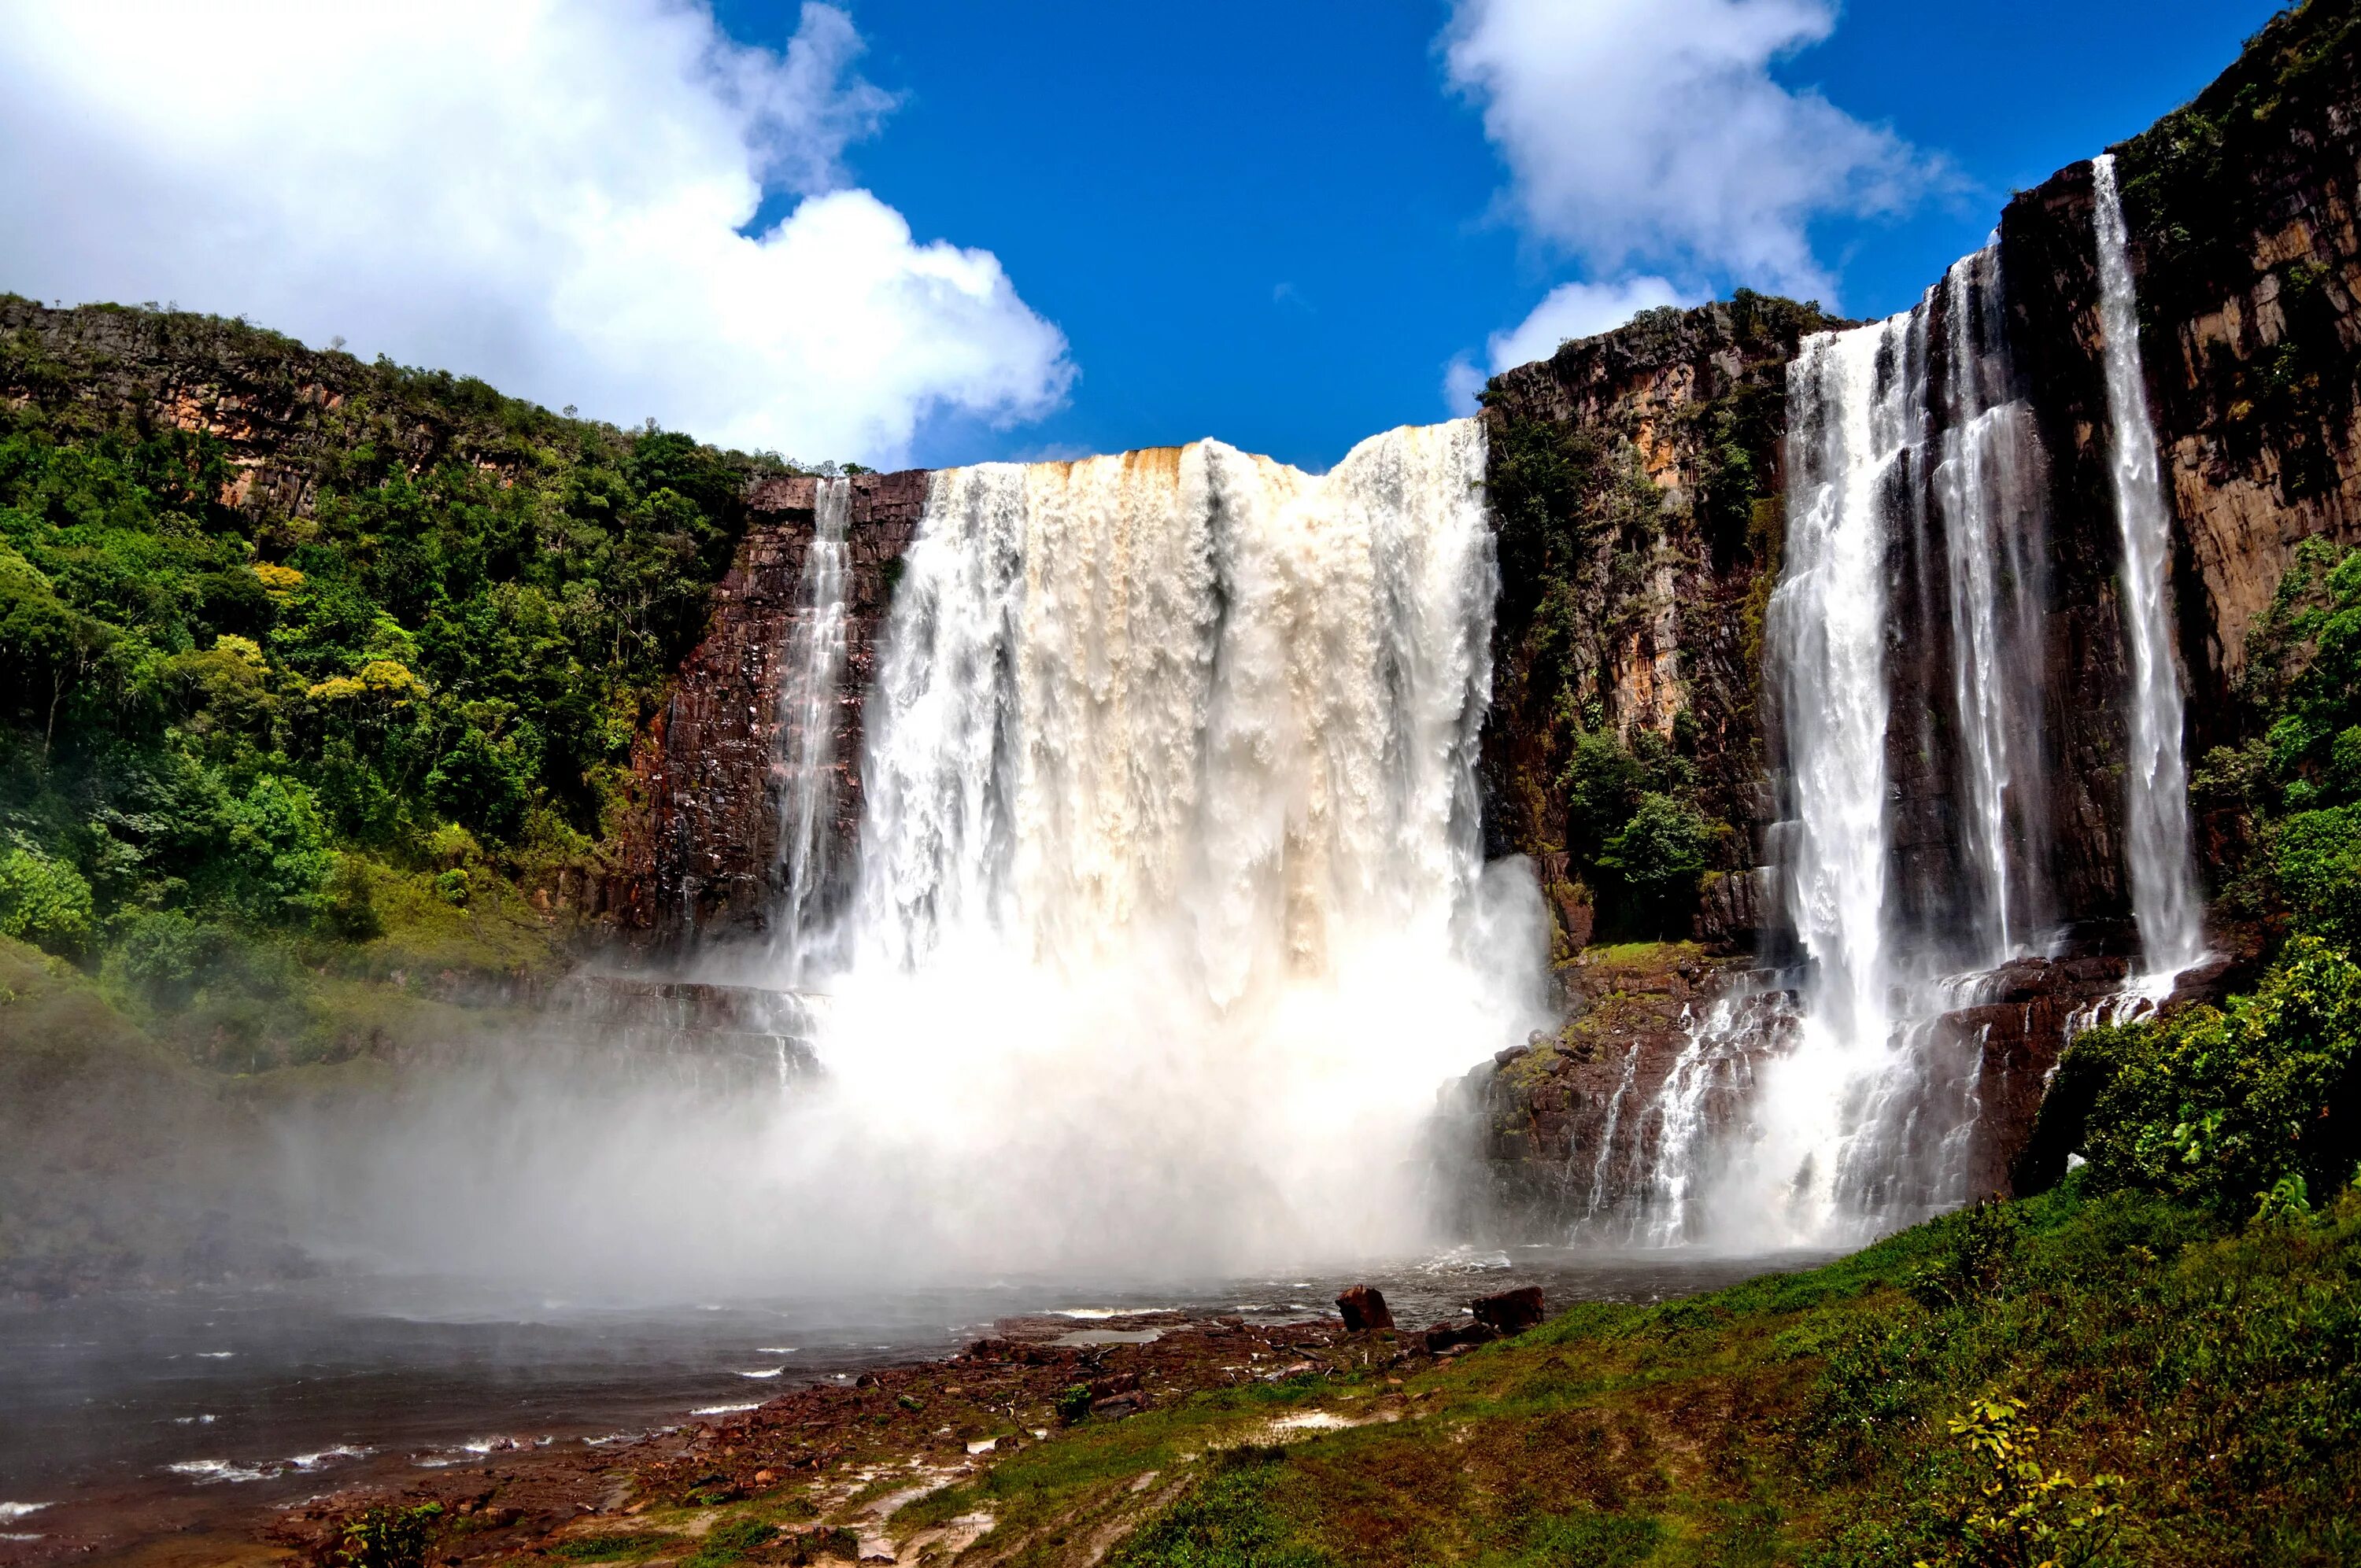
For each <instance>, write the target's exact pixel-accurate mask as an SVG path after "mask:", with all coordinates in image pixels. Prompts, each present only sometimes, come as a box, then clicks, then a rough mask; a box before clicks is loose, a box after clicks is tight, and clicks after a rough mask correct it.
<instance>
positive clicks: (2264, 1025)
mask: <svg viewBox="0 0 2361 1568" xmlns="http://www.w3.org/2000/svg"><path fill="white" fill-rule="evenodd" d="M2059 1080H2060V1081H2061V1083H2062V1082H2065V1081H2069V1080H2078V1081H2081V1082H2083V1083H2085V1084H2086V1085H2088V1088H2087V1089H2086V1091H2085V1092H2088V1093H2089V1094H2090V1109H2089V1112H2088V1113H2087V1118H2086V1120H2085V1123H2084V1125H2083V1127H2082V1129H2081V1136H2080V1137H2079V1139H2078V1140H2076V1141H2077V1142H2078V1143H2079V1146H2081V1149H2082V1151H2083V1152H2084V1153H2085V1154H2086V1156H2087V1157H2088V1158H2089V1160H2090V1165H2091V1180H2092V1183H2093V1184H2094V1185H2095V1186H2097V1187H2099V1188H2101V1189H2106V1188H2124V1187H2136V1188H2144V1189H2147V1190H2151V1191H2157V1192H2162V1193H2165V1194H2168V1195H2169V1196H2171V1197H2174V1198H2178V1199H2180V1200H2183V1201H2193V1202H2200V1203H2205V1204H2209V1205H2213V1206H2216V1207H2223V1208H2227V1209H2229V1210H2232V1211H2235V1212H2240V1213H2251V1212H2253V1211H2254V1210H2255V1208H2256V1206H2257V1204H2260V1203H2262V1202H2263V1201H2264V1200H2265V1198H2266V1195H2267V1194H2269V1193H2270V1192H2272V1191H2273V1190H2275V1189H2277V1188H2278V1187H2279V1184H2280V1183H2281V1182H2282V1181H2284V1180H2286V1179H2289V1178H2295V1179H2300V1180H2301V1182H2302V1183H2303V1184H2304V1187H2305V1189H2306V1190H2312V1191H2320V1192H2331V1191H2334V1190H2338V1189H2340V1188H2342V1187H2344V1186H2345V1184H2347V1183H2348V1182H2350V1181H2351V1180H2352V1179H2353V1176H2354V1170H2355V1167H2356V1164H2361V965H2356V963H2355V962H2354V960H2353V959H2351V958H2349V957H2347V956H2346V955H2345V953H2343V952H2342V951H2340V950H2338V949H2337V948H2334V947H2331V946H2330V945H2328V944H2327V943H2325V942H2323V941H2322V940H2320V939H2319V938H2312V937H2298V938H2294V939H2292V940H2291V941H2290V943H2289V944H2288V947H2287V949H2286V952H2285V953H2284V955H2283V956H2282V957H2281V959H2280V961H2279V964H2278V965H2277V966H2276V967H2275V968H2274V969H2273V970H2271V971H2270V973H2269V974H2268V976H2267V977H2266V978H2265V980H2264V982H2263V985H2262V987H2261V988H2260V990H2258V991H2257V992H2256V993H2255V994H2253V995H2251V996H2243V997H2238V998H2236V999H2235V1000H2233V1001H2232V1002H2231V1003H2229V1004H2228V1006H2227V1008H2226V1009H2224V1010H2216V1009H2213V1008H2211V1007H2192V1008H2190V1009H2188V1010H2186V1011H2184V1012H2182V1013H2180V1014H2177V1015H2175V1016H2174V1017H2171V1018H2169V1019H2168V1020H2166V1021H2164V1022H2163V1023H2160V1024H2140V1025H2132V1026H2130V1027H2125V1028H2112V1029H2094V1030H2092V1031H2089V1032H2088V1033H2086V1034H2084V1035H2082V1036H2080V1037H2078V1038H2077V1039H2076V1040H2075V1041H2074V1043H2073V1045H2072V1046H2071V1047H2069V1048H2068V1051H2067V1056H2066V1059H2065V1060H2064V1061H2063V1062H2061V1063H2060V1066H2059Z"/></svg>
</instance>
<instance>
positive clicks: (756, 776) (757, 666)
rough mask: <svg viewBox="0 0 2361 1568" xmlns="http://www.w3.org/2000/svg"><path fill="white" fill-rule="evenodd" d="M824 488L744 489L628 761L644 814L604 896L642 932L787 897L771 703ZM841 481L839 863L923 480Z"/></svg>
mask: <svg viewBox="0 0 2361 1568" xmlns="http://www.w3.org/2000/svg"><path fill="white" fill-rule="evenodd" d="M818 483H819V481H818V480H817V479H814V478H811V477H807V476H795V477H779V478H773V479H768V480H764V481H763V482H761V483H758V484H757V485H755V486H754V487H753V488H752V491H751V492H750V493H749V496H748V505H749V507H750V508H751V510H752V513H753V520H752V523H751V524H750V526H749V527H748V529H747V531H746V537H745V540H744V542H743V543H741V544H740V546H739V549H738V556H737V559H736V560H735V562H733V563H732V564H731V565H730V573H729V575H728V576H726V577H724V578H723V579H722V581H721V584H720V586H719V587H718V588H716V589H715V591H714V596H713V613H712V619H711V622H710V629H709V630H708V632H707V635H706V638H705V640H704V641H702V642H700V643H699V644H698V645H697V651H696V652H693V653H691V654H690V655H689V658H688V661H687V663H686V664H685V665H684V666H683V668H682V670H681V674H680V679H679V681H678V683H677V685H675V689H674V692H673V695H672V697H671V699H670V701H669V702H667V703H666V704H665V707H664V712H663V713H662V715H660V716H659V717H658V718H657V720H656V723H655V725H654V727H653V729H652V731H651V732H650V734H649V735H648V737H647V739H646V740H644V741H643V742H642V745H641V746H640V748H639V751H638V754H637V756H636V757H635V759H634V762H633V772H634V774H635V776H636V778H637V779H638V781H639V794H640V795H641V797H642V799H644V800H645V801H646V802H647V814H646V816H645V817H644V818H643V819H642V823H641V824H640V825H638V826H637V827H636V828H635V830H634V833H633V835H632V839H631V843H630V846H629V848H628V850H626V853H625V855H624V857H623V865H624V870H623V874H622V875H621V876H620V878H619V879H618V881H619V885H620V888H621V889H622V892H621V894H620V896H619V897H617V898H616V899H615V900H614V901H613V905H614V907H615V909H616V911H617V914H618V917H619V919H620V922H621V923H622V924H623V925H624V927H626V928H627V929H629V930H631V931H632V932H634V933H637V934H639V935H640V936H641V937H642V938H649V937H653V938H661V939H664V940H666V941H676V940H680V939H683V938H693V937H696V936H699V935H703V936H708V937H709V936H722V935H729V934H733V933H735V934H745V933H748V932H756V931H760V930H762V929H763V928H764V927H765V926H766V925H767V922H768V920H769V918H770V915H771V910H772V907H773V905H774V903H775V901H776V897H777V895H778V894H779V892H780V891H781V890H780V888H779V886H778V882H777V872H778V864H779V853H778V846H779V826H780V823H781V821H782V820H783V816H782V814H783V812H784V810H785V801H784V799H783V798H782V794H781V792H782V789H783V786H784V784H785V774H784V773H783V770H782V765H781V762H780V759H781V756H782V754H783V753H782V751H781V745H780V741H781V727H782V725H783V724H784V723H785V714H784V713H783V711H782V707H781V701H782V697H783V696H784V693H785V683H786V678H787V670H786V668H785V655H786V652H787V646H788V641H789V636H790V633H791V631H792V630H793V628H794V624H795V618H796V615H797V614H799V613H802V604H801V598H802V595H801V589H802V583H803V569H804V554H805V552H806V550H807V548H808V547H809V546H810V543H811V540H812V532H813V528H814V523H815V514H814V498H815V496H816V494H817V487H818ZM850 483H851V488H852V494H851V507H850V515H849V517H848V519H847V521H846V526H845V543H846V547H847V554H848V555H849V557H850V560H849V565H848V580H847V584H846V606H845V612H846V613H845V658H844V669H843V678H842V680H841V681H840V685H839V687H838V692H837V697H836V702H835V707H834V711H835V714H836V729H835V737H834V747H833V754H834V757H835V767H836V772H837V788H836V823H835V830H836V838H837V842H838V845H839V847H840V850H843V851H844V854H843V855H840V858H839V863H840V864H842V863H843V861H844V860H846V859H847V858H849V855H850V850H851V844H852V840H853V836H854V833H855V831H856V829H857V828H858V825H859V823H860V820H861V769H860V759H861V745H862V712H861V705H862V696H864V695H865V694H866V693H867V692H868V690H869V682H870V675H871V673H872V671H873V669H874V667H875V642H876V636H877V630H878V628H879V626H880V624H881V623H882V622H883V621H884V615H885V608H886V603H887V600H888V598H890V596H891V594H892V591H893V585H894V582H895V578H896V577H897V576H899V567H900V562H901V559H902V554H903V552H905V551H906V550H907V549H908V548H909V547H910V542H911V540H912V539H913V538H914V537H915V536H916V535H917V528H918V518H919V514H920V513H921V512H922V511H923V510H925V506H926V499H927V475H926V474H925V472H924V471H922V470H917V469H912V470H907V471H905V472H902V473H898V474H859V475H855V476H853V477H852V478H851V481H850Z"/></svg>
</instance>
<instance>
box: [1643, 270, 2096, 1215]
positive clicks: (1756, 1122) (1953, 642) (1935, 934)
mask: <svg viewBox="0 0 2361 1568" xmlns="http://www.w3.org/2000/svg"><path fill="white" fill-rule="evenodd" d="M2002 293H2003V281H2002V279H2001V277H2000V268H1999V260H1998V255H1997V252H1996V251H1995V250H1992V249H1987V250H1985V251H1983V252H1981V253H1979V254H1978V255H1975V256H1972V257H1970V258H1966V259H1964V260H1962V261H1960V263H1958V264H1957V265H1956V266H1954V267H1953V268H1952V269H1951V270H1950V272H1949V274H1948V275H1947V276H1946V277H1945V279H1944V280H1943V282H1942V283H1941V284H1940V285H1938V287H1937V288H1935V289H1933V290H1930V291H1928V293H1927V297H1926V299H1924V300H1923V301H1921V302H1920V303H1919V304H1918V306H1917V307H1916V309H1915V310H1912V311H1911V312H1909V313H1907V314H1905V315H1901V316H1896V317H1894V318H1893V319H1892V320H1890V321H1886V322H1883V323H1877V324H1875V325H1872V326H1865V327H1860V328H1856V329H1853V330H1850V331H1847V332H1841V333H1832V334H1822V335H1820V336H1817V337H1813V338H1809V339H1806V341H1805V343H1804V344H1803V345H1802V347H1801V349H1800V351H1799V353H1798V355H1797V357H1796V359H1795V362H1794V364H1793V365H1792V367H1790V370H1789V381H1788V406H1789V410H1790V424H1789V432H1788V436H1787V463H1788V470H1789V474H1790V484H1791V491H1790V494H1791V498H1792V499H1791V504H1790V508H1789V521H1788V530H1787V545H1786V564H1785V569H1784V575H1783V577H1782V580H1781V582H1780V584H1779V586H1778V588H1777V590H1776V591H1775V592H1774V594H1773V598H1772V601H1771V606H1770V611H1769V614H1768V617H1767V618H1766V621H1765V627H1764V648H1765V659H1766V662H1767V665H1768V670H1767V676H1766V680H1767V684H1768V685H1769V687H1770V695H1771V696H1772V697H1773V700H1774V701H1775V703H1776V705H1777V709H1778V715H1779V725H1780V728H1779V730H1778V738H1779V748H1780V755H1781V756H1782V757H1783V759H1784V766H1783V771H1782V782H1783V791H1784V801H1785V803H1786V812H1785V820H1784V821H1783V822H1782V823H1781V824H1779V825H1778V826H1777V828H1775V829H1774V844H1773V849H1774V851H1775V859H1776V860H1777V861H1778V863H1779V865H1780V868H1781V871H1780V883H1781V892H1782V897H1783V901H1784V909H1785V914H1786V916H1787V920H1788V924H1789V927H1790V928H1791V930H1792V932H1793V934H1794V938H1795V943H1796V946H1797V948H1798V949H1799V951H1800V956H1801V958H1802V959H1803V968H1802V970H1801V978H1800V984H1799V992H1800V994H1799V997H1798V1003H1797V1010H1796V1012H1797V1015H1796V1016H1795V1017H1793V1018H1792V1019H1789V1020H1787V1021H1786V1022H1787V1023H1788V1024H1789V1025H1792V1030H1793V1045H1792V1047H1791V1048H1788V1049H1786V1050H1785V1051H1784V1052H1783V1053H1780V1054H1775V1055H1773V1056H1771V1057H1769V1058H1766V1059H1763V1060H1762V1061H1761V1062H1760V1063H1759V1064H1756V1065H1755V1066H1753V1067H1752V1069H1750V1068H1749V1066H1748V1058H1747V1057H1746V1056H1745V1054H1744V1053H1743V1052H1742V1051H1735V1050H1731V1049H1729V1048H1728V1045H1729V1042H1728V1041H1727V1040H1726V1039H1724V1038H1723V1037H1722V1036H1719V1034H1718V1033H1717V1030H1728V1029H1737V1028H1741V1027H1742V1028H1752V1029H1757V1030H1759V1029H1762V1028H1763V1027H1765V1026H1766V1025H1765V1019H1764V1014H1763V1009H1762V1008H1760V1007H1759V1006H1757V1007H1752V1008H1746V1007H1730V1008H1723V1009H1719V1010H1717V1011H1716V1013H1714V1014H1709V1015H1708V1017H1707V1018H1706V1019H1704V1020H1701V1021H1700V1025H1699V1027H1698V1031H1697V1036H1696V1038H1695V1039H1694V1040H1693V1041H1692V1043H1691V1045H1690V1046H1689V1047H1688V1048H1687V1049H1686V1051H1685V1052H1684V1054H1683V1058H1682V1061H1681V1063H1680V1065H1679V1067H1678V1068H1676V1069H1675V1072H1674V1073H1673V1075H1672V1077H1671V1078H1670V1079H1669V1080H1667V1081H1666V1083H1665V1085H1664V1091H1663V1093H1662V1094H1661V1095H1660V1097H1659V1102H1658V1104H1657V1105H1656V1106H1654V1107H1653V1108H1652V1109H1651V1111H1650V1114H1651V1115H1652V1116H1654V1117H1656V1118H1658V1120H1659V1127H1658V1139H1659V1142H1658V1168H1657V1170H1656V1171H1655V1173H1654V1174H1653V1179H1652V1184H1651V1188H1650V1190H1649V1194H1648V1198H1647V1201H1646V1212H1643V1213H1642V1215H1641V1216H1639V1217H1638V1220H1637V1223H1635V1225H1634V1226H1633V1230H1632V1234H1634V1236H1635V1238H1640V1239H1648V1240H1653V1241H1664V1240H1670V1239H1676V1238H1680V1237H1690V1238H1697V1237H1709V1236H1723V1237H1745V1238H1749V1239H1751V1240H1752V1241H1753V1242H1755V1243H1756V1244H1757V1245H1760V1244H1762V1243H1764V1242H1770V1241H1773V1240H1785V1241H1795V1242H1806V1241H1819V1242H1826V1241H1828V1240H1835V1239H1847V1238H1851V1237H1856V1236H1860V1235H1862V1234H1873V1233H1875V1232H1878V1231H1882V1230H1884V1229H1888V1228H1891V1227H1893V1226H1894V1225H1897V1224H1902V1223H1909V1222H1910V1221H1912V1220H1915V1219H1916V1218H1919V1217H1921V1216H1923V1215H1925V1214H1926V1213H1928V1212H1934V1211H1936V1210H1939V1209H1941V1208H1944V1207H1946V1206H1949V1205H1951V1204H1955V1203H1957V1202H1960V1201H1963V1200H1964V1199H1965V1198H1967V1197H1968V1196H1969V1194H1968V1193H1967V1192H1966V1191H1965V1184H1966V1180H1967V1167H1968V1162H1967V1158H1966V1157H1967V1154H1968V1153H1969V1145H1970V1141H1971V1138H1972V1136H1973V1135H1974V1131H1975V1127H1976V1124H1977V1118H1978V1113H1979V1105H1978V1101H1977V1085H1978V1081H1979V1076H1980V1072H1981V1055H1982V1053H1981V1048H1980V1042H1979V1041H1977V1040H1975V1039H1973V1038H1969V1039H1965V1040H1962V1039H1960V1038H1958V1037H1956V1036H1955V1034H1954V1033H1953V1032H1951V1031H1947V1030H1946V1029H1945V1028H1944V1027H1942V1023H1941V1021H1942V1018H1943V1015H1944V1014H1947V1013H1949V1012H1951V1011H1953V1010H1955V1009H1957V1008H1960V1007H1961V1006H1963V1005H1966V1004H1968V1003H1971V1002H1973V1001H1975V1000H1976V999H1977V998H1976V984H1977V978H1978V976H1979V975H1980V974H1981V973H1982V971H1985V970H1990V969H1991V968H1992V967H1993V966H1994V965H1997V964H2000V963H2002V962H2004V961H2006V960H2007V959H2010V958H2012V957H2014V956H2016V955H2019V954H2021V953H2024V952H2026V951H2028V950H2030V949H2031V948H2032V947H2033V945H2034V944H2035V943H2037V941H2040V940H2042V939H2044V938H2046V937H2047V934H2048V931H2047V927H2048V922H2049V920H2050V918H2051V911H2050V907H2049V903H2048V887H2047V877H2046V866H2047V861H2048V833H2049V826H2048V813H2047V810H2046V807H2045V803H2044V801H2043V800H2042V799H2041V790H2040V784H2039V780H2040V778H2041V762H2042V756H2041V723H2040V714H2041V702H2042V695H2041V686H2040V679H2039V672H2040V670H2041V667H2042V635H2043V632H2042V619H2041V616H2042V595H2043V569H2044V567H2043V563H2044V561H2045V559H2046V553H2047V514H2046V500H2045V498H2046V493H2047V475H2046V466H2045V461H2044V458H2043V455H2042V452H2041V449H2040V445H2039V443H2038V440H2037V437H2036V435H2035V433H2034V425H2033V421H2032V419H2031V416H2030V413H2029V411H2028V409H2027V407H2026V403H2025V401H2024V400H2023V398H2022V395H2021V391H2020V389H2019V388H2018V386H2017V382H2016V377H2015V367H2014V366H2013V365H2012V364H2011V362H2010V360H2009V356H2008V355H2007V351H2006V347H2005V338H2004V332H2003V317H2002V314H2001V302H2002ZM1905 627H1908V628H1915V629H1916V630H1915V631H1912V632H1910V633H1907V634H1905V631H1904V630H1903V629H1904V628H1905ZM1946 803H1948V804H1946ZM1929 809H1948V811H1949V813H1950V814H1951V817H1952V818H1953V819H1954V820H1955V821H1956V822H1957V824H1958V831H1956V832H1942V831H1939V830H1935V831H1930V830H1927V829H1924V828H1921V827H1919V826H1918V825H1917V818H1916V817H1912V816H1911V815H1910V814H1911V813H1913V812H1921V813H1923V812H1925V811H1927V810H1929ZM1716 1070H1718V1071H1719V1072H1721V1073H1723V1074H1725V1075H1728V1074H1743V1073H1746V1072H1748V1071H1750V1070H1751V1071H1752V1075H1753V1083H1752V1090H1751V1092H1749V1093H1748V1094H1746V1095H1745V1096H1744V1099H1743V1105H1742V1109H1741V1112H1740V1113H1739V1114H1740V1115H1741V1119H1742V1120H1743V1122H1744V1123H1745V1125H1744V1126H1743V1128H1742V1129H1741V1131H1740V1133H1739V1135H1736V1136H1733V1137H1723V1138H1708V1136H1707V1135H1706V1132H1705V1127H1704V1119H1703V1118H1702V1117H1701V1116H1700V1115H1699V1114H1698V1113H1697V1106H1698V1104H1699V1103H1700V1102H1701V1101H1702V1099H1703V1097H1704V1096H1705V1094H1706V1093H1707V1092H1708V1090H1709V1089H1710V1088H1711V1087H1713V1085H1712V1083H1711V1082H1710V1081H1709V1080H1708V1079H1707V1078H1706V1077H1705V1076H1704V1075H1705V1074H1706V1073H1708V1071H1716Z"/></svg>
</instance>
